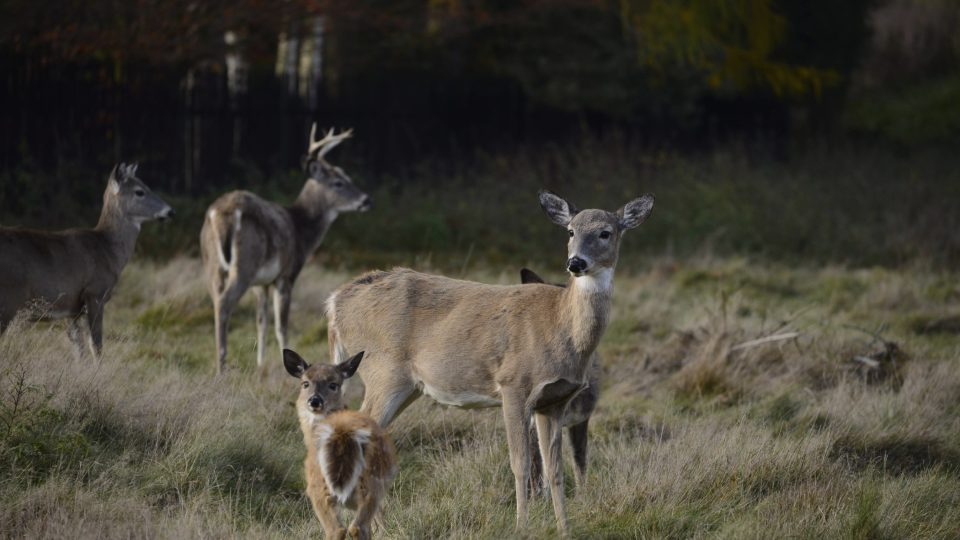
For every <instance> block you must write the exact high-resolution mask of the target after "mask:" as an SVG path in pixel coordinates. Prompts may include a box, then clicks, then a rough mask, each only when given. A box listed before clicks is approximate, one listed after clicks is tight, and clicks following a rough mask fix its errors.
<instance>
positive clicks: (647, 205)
mask: <svg viewBox="0 0 960 540" xmlns="http://www.w3.org/2000/svg"><path fill="white" fill-rule="evenodd" d="M652 210H653V194H651V193H648V194H646V195H644V196H642V197H640V198H638V199H634V200H632V201H630V202H628V203H627V204H625V205H623V208H621V209H620V210H617V216H618V217H619V218H620V228H621V229H624V230H626V229H633V228H635V227H639V226H640V224H641V223H643V222H644V221H645V220H646V219H647V216H649V215H650V212H651V211H652Z"/></svg>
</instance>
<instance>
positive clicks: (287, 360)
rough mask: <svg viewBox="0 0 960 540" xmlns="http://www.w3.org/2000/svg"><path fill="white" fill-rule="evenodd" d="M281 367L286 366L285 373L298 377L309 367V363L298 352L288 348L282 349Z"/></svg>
mask: <svg viewBox="0 0 960 540" xmlns="http://www.w3.org/2000/svg"><path fill="white" fill-rule="evenodd" d="M283 367H285V368H287V373H289V374H290V375H292V376H294V377H296V378H298V379H299V378H300V377H302V376H303V374H304V373H305V372H306V371H307V369H309V368H310V365H309V364H307V362H306V361H304V359H303V358H301V357H300V355H299V354H297V353H295V352H293V351H291V350H290V349H284V350H283Z"/></svg>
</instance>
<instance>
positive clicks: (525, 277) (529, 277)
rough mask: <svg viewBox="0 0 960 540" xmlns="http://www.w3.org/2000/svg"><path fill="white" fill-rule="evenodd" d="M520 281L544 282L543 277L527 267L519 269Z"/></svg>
mask: <svg viewBox="0 0 960 540" xmlns="http://www.w3.org/2000/svg"><path fill="white" fill-rule="evenodd" d="M520 283H523V284H527V283H544V281H543V278H542V277H540V276H539V275H537V273H536V272H534V271H533V270H531V269H529V268H521V269H520Z"/></svg>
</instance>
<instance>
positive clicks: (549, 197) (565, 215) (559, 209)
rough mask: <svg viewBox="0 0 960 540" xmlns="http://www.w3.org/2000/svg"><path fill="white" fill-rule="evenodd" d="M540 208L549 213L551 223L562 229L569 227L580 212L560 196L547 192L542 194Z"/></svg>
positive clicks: (544, 191)
mask: <svg viewBox="0 0 960 540" xmlns="http://www.w3.org/2000/svg"><path fill="white" fill-rule="evenodd" d="M540 206H541V207H542V208H543V211H544V212H546V213H547V217H549V218H550V221H552V222H554V223H556V224H557V225H559V226H561V227H566V226H567V225H569V224H570V220H571V219H573V216H575V215H577V212H579V210H577V207H575V206H574V205H572V204H570V203H568V202H567V201H565V200H563V198H561V197H560V196H559V195H557V194H555V193H551V192H549V191H547V190H543V191H541V192H540Z"/></svg>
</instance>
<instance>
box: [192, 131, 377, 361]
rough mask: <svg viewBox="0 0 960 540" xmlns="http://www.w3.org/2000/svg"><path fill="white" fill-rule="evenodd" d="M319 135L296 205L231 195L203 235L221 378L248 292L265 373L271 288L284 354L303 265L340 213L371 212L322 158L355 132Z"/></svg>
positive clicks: (212, 212) (215, 209)
mask: <svg viewBox="0 0 960 540" xmlns="http://www.w3.org/2000/svg"><path fill="white" fill-rule="evenodd" d="M316 131H317V125H316V124H314V125H313V128H312V129H311V131H310V144H309V147H308V149H307V155H306V156H305V158H304V169H305V171H306V173H307V181H306V183H304V185H303V189H301V190H300V195H299V196H298V197H297V200H296V201H294V203H293V204H292V205H290V206H286V207H284V206H281V205H279V204H276V203H273V202H270V201H267V200H264V199H262V198H260V197H258V196H257V195H255V194H253V193H250V192H249V191H232V192H230V193H227V194H226V195H223V196H221V197H220V198H219V199H217V200H216V201H214V202H213V204H211V205H210V208H209V209H208V210H207V215H206V218H205V219H204V222H203V228H202V230H201V231H200V253H201V255H202V258H203V267H204V273H205V277H206V280H207V285H208V288H209V291H210V297H211V298H212V299H213V313H214V319H215V321H214V324H215V333H216V341H217V371H218V372H221V373H222V372H223V370H224V368H225V367H226V359H227V329H228V324H229V321H230V314H231V313H232V312H233V310H234V308H235V307H236V305H237V303H238V302H239V301H240V297H242V296H243V293H245V292H246V291H247V289H249V288H250V287H254V293H255V294H256V300H257V366H259V367H260V369H261V370H265V364H264V362H263V352H264V342H265V341H266V337H267V322H268V320H267V312H268V299H267V294H268V292H270V289H271V288H272V289H273V313H274V325H275V328H276V335H277V341H278V342H279V345H280V350H281V351H282V350H283V349H284V348H286V345H287V320H288V317H289V313H290V294H291V291H292V289H293V284H294V282H295V281H296V279H297V276H298V275H299V274H300V270H302V269H303V265H304V264H305V263H306V261H307V259H308V258H309V257H310V256H311V255H313V253H314V251H316V249H317V247H319V245H320V242H321V241H322V240H323V237H324V235H326V233H327V230H329V229H330V225H331V224H332V223H333V221H334V220H335V219H337V216H338V215H339V214H341V213H343V212H353V211H361V212H362V211H365V210H367V209H369V208H370V197H368V196H367V194H366V193H364V192H363V191H361V190H360V189H359V188H358V187H357V186H355V185H354V183H353V181H351V180H350V177H349V176H347V174H346V173H345V172H343V170H342V169H341V168H340V167H336V166H334V165H331V164H330V163H328V162H327V161H326V159H325V156H326V155H327V154H328V153H329V152H330V151H331V150H333V149H334V148H335V147H336V146H337V145H338V144H340V143H341V142H343V141H344V140H346V139H347V138H349V137H350V135H351V133H352V130H348V131H346V132H343V133H340V134H336V133H334V131H333V130H332V129H331V130H330V131H328V132H327V134H326V136H325V137H324V138H323V139H320V140H317V139H316ZM261 373H263V371H261Z"/></svg>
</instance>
